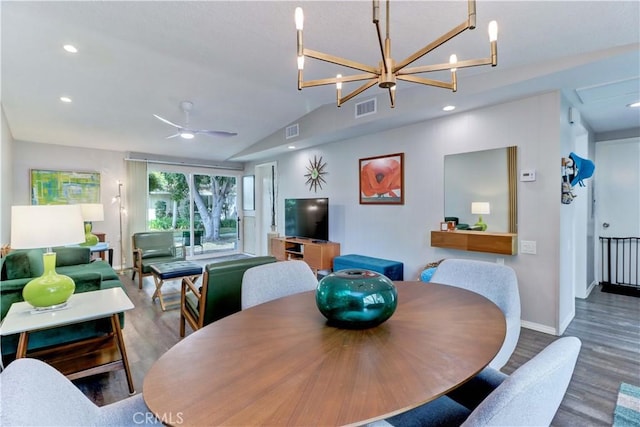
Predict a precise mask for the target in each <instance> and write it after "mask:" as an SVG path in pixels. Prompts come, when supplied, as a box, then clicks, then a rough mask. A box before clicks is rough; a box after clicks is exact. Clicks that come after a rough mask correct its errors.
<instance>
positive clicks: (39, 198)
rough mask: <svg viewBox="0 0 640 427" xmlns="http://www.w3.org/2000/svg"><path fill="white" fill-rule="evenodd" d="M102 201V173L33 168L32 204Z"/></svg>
mask: <svg viewBox="0 0 640 427" xmlns="http://www.w3.org/2000/svg"><path fill="white" fill-rule="evenodd" d="M76 203H100V173H98V172H73V171H54V170H42V169H31V204H32V205H66V204H76Z"/></svg>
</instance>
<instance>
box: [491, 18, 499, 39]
mask: <svg viewBox="0 0 640 427" xmlns="http://www.w3.org/2000/svg"><path fill="white" fill-rule="evenodd" d="M497 40H498V23H497V22H496V21H491V22H489V41H490V42H495V41H497Z"/></svg>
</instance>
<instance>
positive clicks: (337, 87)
mask: <svg viewBox="0 0 640 427" xmlns="http://www.w3.org/2000/svg"><path fill="white" fill-rule="evenodd" d="M341 78H342V74H338V75H337V76H336V79H341ZM336 89H338V90H341V89H342V82H336Z"/></svg>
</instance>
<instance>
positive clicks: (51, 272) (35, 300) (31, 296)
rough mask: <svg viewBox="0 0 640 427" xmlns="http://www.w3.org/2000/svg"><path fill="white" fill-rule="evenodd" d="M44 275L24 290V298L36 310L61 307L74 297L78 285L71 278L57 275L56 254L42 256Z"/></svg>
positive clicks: (31, 282)
mask: <svg viewBox="0 0 640 427" xmlns="http://www.w3.org/2000/svg"><path fill="white" fill-rule="evenodd" d="M42 260H43V261H44V273H43V274H42V276H40V277H36V278H35V279H33V280H31V281H30V282H29V283H27V285H26V286H25V287H24V288H23V289H22V298H23V299H24V300H25V301H26V302H28V303H29V304H31V305H32V306H33V307H34V308H36V309H44V308H51V307H56V306H60V305H61V304H64V303H66V302H67V300H68V299H69V297H70V296H71V295H73V292H74V291H75V289H76V285H75V283H74V282H73V279H72V278H71V277H69V276H65V275H63V274H58V273H56V268H55V267H56V254H55V252H47V253H45V254H44V255H43V256H42Z"/></svg>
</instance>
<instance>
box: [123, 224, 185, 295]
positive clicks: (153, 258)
mask: <svg viewBox="0 0 640 427" xmlns="http://www.w3.org/2000/svg"><path fill="white" fill-rule="evenodd" d="M131 247H132V248H133V274H132V275H131V280H135V278H136V274H137V275H138V288H139V289H142V279H143V278H144V276H149V275H151V264H155V263H159V262H171V261H183V260H184V259H185V251H184V246H183V245H177V246H176V243H175V241H174V238H173V231H145V232H141V233H135V234H134V235H133V236H131Z"/></svg>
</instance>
